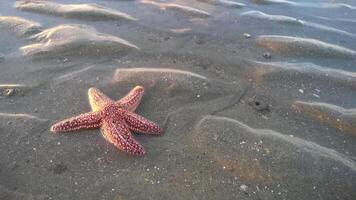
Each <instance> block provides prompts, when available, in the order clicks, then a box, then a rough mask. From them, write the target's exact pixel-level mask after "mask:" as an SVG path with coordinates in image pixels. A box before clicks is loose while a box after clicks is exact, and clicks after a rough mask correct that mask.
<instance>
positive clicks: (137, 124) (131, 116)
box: [124, 112, 163, 135]
mask: <svg viewBox="0 0 356 200" xmlns="http://www.w3.org/2000/svg"><path fill="white" fill-rule="evenodd" d="M124 119H125V121H126V123H127V125H128V126H129V129H130V130H132V131H134V132H139V133H145V134H151V135H158V134H161V133H162V131H163V130H162V128H161V127H159V126H158V125H157V124H156V123H154V122H151V121H150V120H148V119H146V118H144V117H142V116H140V115H137V114H135V113H132V112H127V113H126V114H125V116H124Z"/></svg>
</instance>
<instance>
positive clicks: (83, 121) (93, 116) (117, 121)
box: [51, 86, 162, 156]
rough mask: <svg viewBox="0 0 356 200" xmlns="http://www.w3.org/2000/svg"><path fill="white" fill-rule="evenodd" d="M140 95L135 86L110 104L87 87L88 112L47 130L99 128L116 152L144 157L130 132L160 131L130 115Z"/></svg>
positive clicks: (159, 132)
mask: <svg viewBox="0 0 356 200" xmlns="http://www.w3.org/2000/svg"><path fill="white" fill-rule="evenodd" d="M143 93H144V89H143V87H141V86H136V87H135V88H133V89H132V90H131V91H130V92H129V93H128V94H127V95H126V96H125V97H123V98H122V99H120V100H118V101H113V100H112V99H110V98H109V97H107V96H106V95H105V94H104V93H102V92H100V91H99V90H98V89H96V88H90V89H89V91H88V96H89V103H90V106H91V109H92V111H91V112H88V113H84V114H81V115H78V116H75V117H71V118H69V119H65V120H63V121H60V122H58V123H56V124H54V125H53V126H52V127H51V131H52V132H55V133H59V132H68V131H75V130H80V129H90V128H101V132H102V135H103V136H104V138H105V139H106V140H107V141H109V142H110V143H112V144H113V145H115V146H116V147H117V148H119V149H120V150H122V151H125V152H127V153H129V154H131V155H137V156H141V155H144V154H145V149H144V148H143V147H142V146H141V145H140V144H139V143H138V142H137V141H136V140H135V139H134V138H133V136H132V134H131V131H134V132H139V133H144V134H150V135H158V134H161V133H162V129H161V128H160V127H159V126H158V125H157V124H155V123H154V122H151V121H149V120H148V119H146V118H144V117H142V116H140V115H137V114H135V113H134V111H135V110H136V108H137V107H138V105H139V104H140V102H141V99H142V96H143Z"/></svg>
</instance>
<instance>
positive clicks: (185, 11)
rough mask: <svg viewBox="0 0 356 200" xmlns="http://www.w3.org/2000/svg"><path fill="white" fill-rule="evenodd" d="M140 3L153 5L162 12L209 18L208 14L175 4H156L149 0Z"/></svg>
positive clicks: (142, 0)
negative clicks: (168, 11)
mask: <svg viewBox="0 0 356 200" xmlns="http://www.w3.org/2000/svg"><path fill="white" fill-rule="evenodd" d="M140 2H141V3H143V4H148V5H153V6H155V7H158V8H159V9H162V10H173V11H176V12H178V13H181V14H184V15H187V16H191V17H210V13H208V12H206V11H204V10H200V9H197V8H193V7H189V6H183V5H179V4H175V3H158V2H155V1H150V0H141V1H140Z"/></svg>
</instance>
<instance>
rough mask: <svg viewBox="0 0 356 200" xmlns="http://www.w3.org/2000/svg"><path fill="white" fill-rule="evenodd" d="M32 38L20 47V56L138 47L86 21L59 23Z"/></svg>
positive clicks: (88, 53)
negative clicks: (77, 23)
mask: <svg viewBox="0 0 356 200" xmlns="http://www.w3.org/2000/svg"><path fill="white" fill-rule="evenodd" d="M32 39H33V40H35V41H36V42H35V43H33V44H30V45H26V46H23V47H21V48H20V51H21V53H22V54H23V55H24V56H30V57H36V58H39V57H56V56H59V55H60V56H84V57H85V56H93V55H96V56H99V55H108V54H109V55H111V54H117V53H122V52H126V51H128V50H132V49H138V47H137V46H135V45H133V44H131V43H130V42H128V41H126V40H123V39H121V38H118V37H115V36H112V35H107V34H102V33H99V32H97V31H96V30H95V29H94V28H92V27H90V26H87V25H76V24H63V25H59V26H56V27H53V28H50V29H47V30H44V31H42V32H41V33H38V34H36V35H34V36H32Z"/></svg>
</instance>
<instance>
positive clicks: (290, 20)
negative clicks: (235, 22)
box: [241, 10, 356, 37]
mask: <svg viewBox="0 0 356 200" xmlns="http://www.w3.org/2000/svg"><path fill="white" fill-rule="evenodd" d="M241 16H242V17H248V18H253V19H257V20H265V21H270V22H274V23H281V24H290V25H298V26H305V27H310V28H313V29H316V30H321V31H328V32H333V33H338V34H343V35H347V36H351V37H356V35H355V34H353V33H349V32H347V31H343V30H340V29H337V28H333V27H329V26H325V25H322V24H318V23H313V22H308V21H304V20H301V19H297V18H294V17H290V16H285V15H269V14H267V13H264V12H261V11H256V10H252V11H247V12H244V13H242V14H241Z"/></svg>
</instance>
